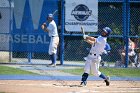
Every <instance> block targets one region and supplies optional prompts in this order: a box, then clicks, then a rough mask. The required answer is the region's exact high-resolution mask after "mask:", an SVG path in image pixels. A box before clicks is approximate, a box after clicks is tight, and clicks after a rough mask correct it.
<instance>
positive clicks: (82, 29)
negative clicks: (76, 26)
mask: <svg viewBox="0 0 140 93" xmlns="http://www.w3.org/2000/svg"><path fill="white" fill-rule="evenodd" d="M81 32H82V34H83V36H84V35H85V30H84V28H83V26H81Z"/></svg>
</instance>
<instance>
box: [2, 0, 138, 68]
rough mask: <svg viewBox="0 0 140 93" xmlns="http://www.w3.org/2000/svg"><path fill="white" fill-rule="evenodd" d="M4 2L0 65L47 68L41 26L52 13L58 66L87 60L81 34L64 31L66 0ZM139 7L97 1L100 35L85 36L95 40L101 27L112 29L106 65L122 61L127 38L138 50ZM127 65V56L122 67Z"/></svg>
mask: <svg viewBox="0 0 140 93" xmlns="http://www.w3.org/2000/svg"><path fill="white" fill-rule="evenodd" d="M5 1H6V2H1V3H0V14H1V15H0V42H1V47H0V50H1V51H0V52H1V54H0V63H8V64H13V63H14V64H29V63H30V64H48V60H50V59H49V55H48V52H47V50H48V44H49V43H48V42H49V38H48V36H47V33H44V32H43V31H42V30H41V28H40V25H41V23H42V22H44V20H45V17H46V15H47V14H48V13H52V12H54V11H55V10H58V13H57V14H56V15H55V21H56V23H57V25H58V28H59V29H58V31H59V36H60V45H59V48H58V61H60V64H65V61H83V57H85V56H87V54H88V50H89V48H90V45H88V44H87V43H86V42H84V40H83V39H82V34H81V33H80V32H70V31H67V30H66V29H65V13H66V12H65V7H66V6H65V0H39V2H38V0H22V1H20V2H19V0H5ZM139 4H140V1H139V0H98V29H99V31H97V32H86V34H88V35H91V36H95V37H97V36H98V35H100V32H101V29H102V28H103V27H105V26H108V27H110V28H112V30H113V33H112V34H111V36H110V37H109V38H108V43H109V44H110V46H111V51H110V54H109V56H108V57H107V58H105V60H107V62H111V63H115V62H116V61H121V57H120V54H119V50H121V49H122V47H123V46H128V38H132V40H133V41H135V42H136V44H137V48H140V43H139V41H140V18H139V15H140V6H139ZM36 6H38V7H36ZM32 38H34V40H35V41H33V39H32ZM127 49H128V47H127ZM126 54H128V50H127V51H126ZM138 61H140V60H138ZM128 65H129V60H128V55H126V64H125V67H128Z"/></svg>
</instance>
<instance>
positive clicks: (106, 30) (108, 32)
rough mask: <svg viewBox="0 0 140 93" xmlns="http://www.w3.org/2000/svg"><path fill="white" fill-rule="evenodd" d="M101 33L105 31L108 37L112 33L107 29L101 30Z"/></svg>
mask: <svg viewBox="0 0 140 93" xmlns="http://www.w3.org/2000/svg"><path fill="white" fill-rule="evenodd" d="M103 31H105V32H106V33H107V36H109V35H110V33H111V32H112V30H111V29H110V28H109V27H105V28H103Z"/></svg>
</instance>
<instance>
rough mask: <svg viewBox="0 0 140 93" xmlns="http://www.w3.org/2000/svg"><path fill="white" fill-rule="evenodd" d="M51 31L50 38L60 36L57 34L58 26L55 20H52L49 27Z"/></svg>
mask: <svg viewBox="0 0 140 93" xmlns="http://www.w3.org/2000/svg"><path fill="white" fill-rule="evenodd" d="M47 28H48V29H49V32H48V33H49V37H52V36H58V32H57V26H56V23H55V22H54V20H52V21H51V22H50V23H49V25H48V27H47Z"/></svg>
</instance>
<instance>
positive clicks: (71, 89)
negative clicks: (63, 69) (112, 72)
mask: <svg viewBox="0 0 140 93" xmlns="http://www.w3.org/2000/svg"><path fill="white" fill-rule="evenodd" d="M79 84H80V81H71V80H70V81H63V80H53V81H51V80H0V93H140V81H111V84H110V86H105V83H104V82H103V81H88V83H87V86H85V87H83V86H80V85H79Z"/></svg>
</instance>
